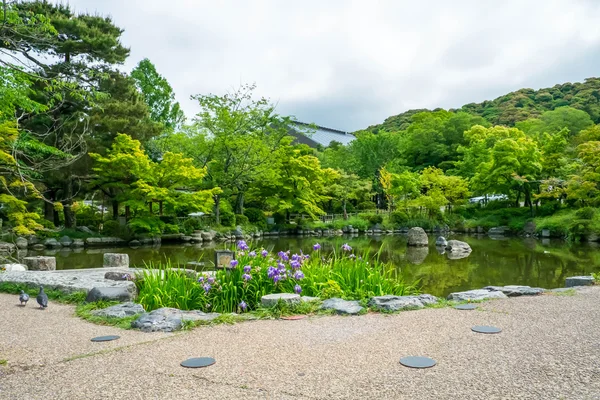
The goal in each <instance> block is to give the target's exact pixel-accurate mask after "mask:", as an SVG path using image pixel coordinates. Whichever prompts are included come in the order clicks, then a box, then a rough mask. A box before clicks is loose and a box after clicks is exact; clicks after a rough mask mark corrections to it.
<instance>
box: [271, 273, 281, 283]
mask: <svg viewBox="0 0 600 400" xmlns="http://www.w3.org/2000/svg"><path fill="white" fill-rule="evenodd" d="M280 280H281V275H279V274H277V275H275V276H273V283H277V282H279V281H280Z"/></svg>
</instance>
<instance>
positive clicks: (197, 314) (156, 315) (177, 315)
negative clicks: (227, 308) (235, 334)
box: [131, 307, 221, 332]
mask: <svg viewBox="0 0 600 400" xmlns="http://www.w3.org/2000/svg"><path fill="white" fill-rule="evenodd" d="M220 315H221V314H219V313H204V312H202V311H182V310H179V309H177V308H167V307H165V308H159V309H157V310H154V311H151V312H147V313H144V314H142V315H140V317H139V318H138V319H136V320H135V321H133V322H132V323H131V327H132V328H136V329H140V330H141V331H144V332H159V331H160V332H173V331H176V330H179V329H181V328H182V327H183V321H212V320H213V319H215V318H217V317H219V316H220Z"/></svg>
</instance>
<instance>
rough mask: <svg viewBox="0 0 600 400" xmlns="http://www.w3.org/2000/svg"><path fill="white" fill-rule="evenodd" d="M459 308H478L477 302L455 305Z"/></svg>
mask: <svg viewBox="0 0 600 400" xmlns="http://www.w3.org/2000/svg"><path fill="white" fill-rule="evenodd" d="M454 308H456V309H457V310H475V309H476V308H477V304H459V305H457V306H454Z"/></svg>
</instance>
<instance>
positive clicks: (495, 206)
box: [484, 200, 515, 211]
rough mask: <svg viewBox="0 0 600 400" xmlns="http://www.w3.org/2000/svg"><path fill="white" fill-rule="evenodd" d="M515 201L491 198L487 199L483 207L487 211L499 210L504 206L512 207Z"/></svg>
mask: <svg viewBox="0 0 600 400" xmlns="http://www.w3.org/2000/svg"><path fill="white" fill-rule="evenodd" d="M514 205H515V203H514V202H513V201H511V200H492V201H488V203H487V205H486V206H485V207H484V208H485V209H486V210H487V211H495V210H501V209H504V208H512V207H514Z"/></svg>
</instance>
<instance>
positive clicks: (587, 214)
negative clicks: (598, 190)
mask: <svg viewBox="0 0 600 400" xmlns="http://www.w3.org/2000/svg"><path fill="white" fill-rule="evenodd" d="M595 215H596V210H595V209H594V208H592V207H584V208H580V209H579V210H577V211H576V212H575V216H576V217H577V218H579V219H594V216H595Z"/></svg>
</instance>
